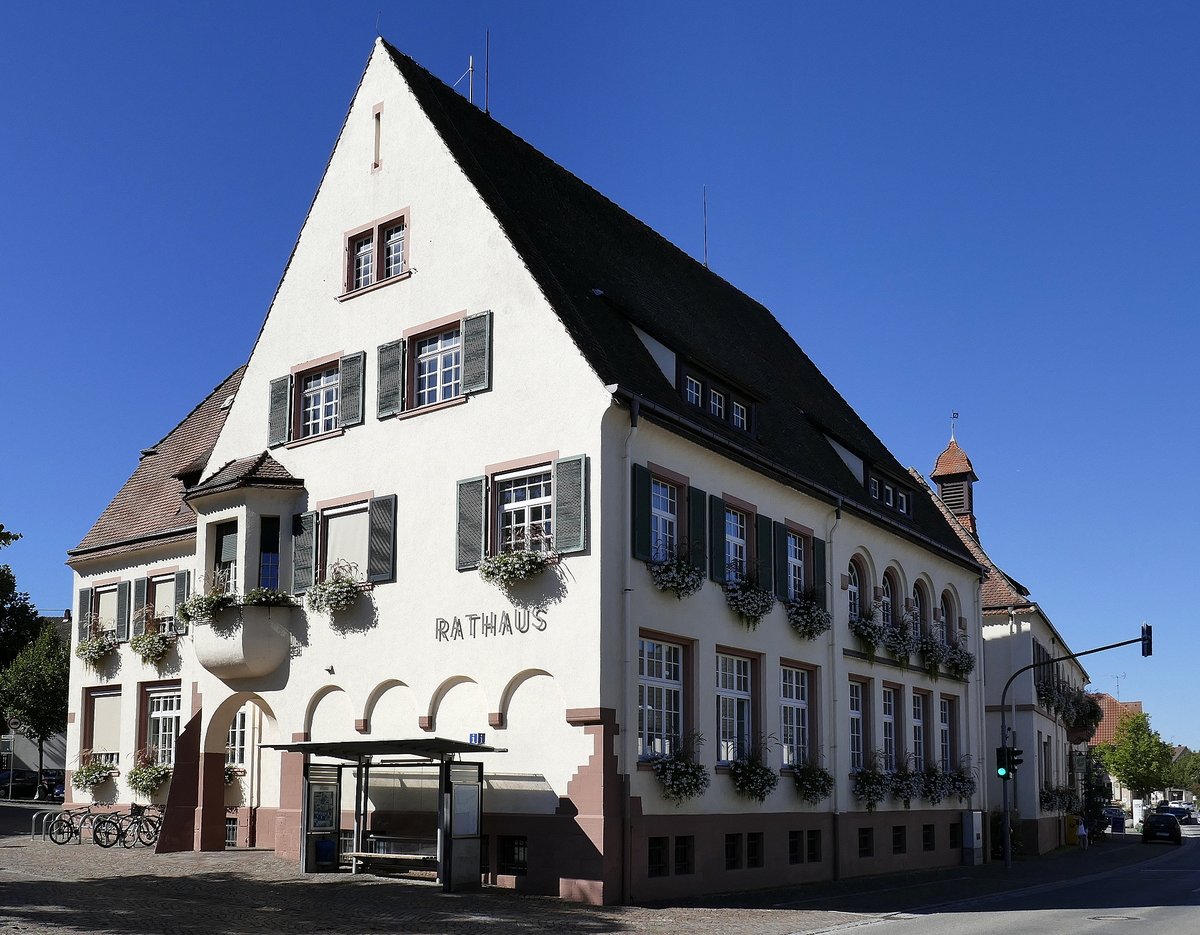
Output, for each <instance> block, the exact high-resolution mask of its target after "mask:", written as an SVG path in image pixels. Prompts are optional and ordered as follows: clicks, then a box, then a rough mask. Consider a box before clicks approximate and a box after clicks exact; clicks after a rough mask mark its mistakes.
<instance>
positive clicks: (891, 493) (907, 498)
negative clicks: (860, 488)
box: [867, 475, 913, 516]
mask: <svg viewBox="0 0 1200 935" xmlns="http://www.w3.org/2000/svg"><path fill="white" fill-rule="evenodd" d="M867 492H868V493H869V494H870V496H871V499H872V500H877V501H879V502H881V503H882V504H883V505H884V506H886V507H889V508H890V509H892V510H895V511H896V512H897V513H903V514H904V515H905V516H912V504H913V499H912V492H911V491H908V490H905V489H904V488H902V487H898V486H896V485H895V484H890V483H887V482H886V481H884V480H881V479H880V478H879V477H877V476H875V475H868V477H867Z"/></svg>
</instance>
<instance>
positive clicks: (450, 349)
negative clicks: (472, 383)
mask: <svg viewBox="0 0 1200 935" xmlns="http://www.w3.org/2000/svg"><path fill="white" fill-rule="evenodd" d="M414 353H415V357H416V365H417V371H416V391H417V398H416V404H417V405H418V406H428V405H430V404H431V403H439V402H443V401H445V400H448V399H453V398H454V397H455V396H458V395H459V394H460V393H461V392H462V331H460V330H459V329H458V328H454V329H452V330H450V331H445V332H443V333H441V334H435V335H432V336H431V337H427V338H421V339H420V340H418V341H417V342H416V349H415V352H414Z"/></svg>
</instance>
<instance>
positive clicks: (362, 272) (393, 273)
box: [344, 114, 408, 293]
mask: <svg viewBox="0 0 1200 935" xmlns="http://www.w3.org/2000/svg"><path fill="white" fill-rule="evenodd" d="M375 118H376V133H377V134H378V131H379V124H378V119H379V115H378V114H376V115H375ZM375 165H376V167H377V166H378V162H376V163H375ZM407 228H408V219H407V217H406V215H405V214H403V213H402V214H398V215H392V216H391V217H388V218H384V219H383V220H380V221H376V222H374V223H373V224H371V225H369V226H368V227H366V228H359V229H358V230H356V231H354V232H352V233H350V234H347V235H346V255H347V263H346V280H345V283H344V285H345V291H346V293H351V292H356V291H358V290H360V289H366V288H367V287H368V286H373V285H376V284H379V283H385V282H388V281H390V280H394V279H396V278H397V277H399V276H400V275H401V274H402V273H405V272H407V271H408V250H407V238H406V236H405V234H406V231H407Z"/></svg>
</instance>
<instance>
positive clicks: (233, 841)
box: [225, 816, 238, 847]
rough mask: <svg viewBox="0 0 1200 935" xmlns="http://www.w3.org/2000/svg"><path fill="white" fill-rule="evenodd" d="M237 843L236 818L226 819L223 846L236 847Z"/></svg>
mask: <svg viewBox="0 0 1200 935" xmlns="http://www.w3.org/2000/svg"><path fill="white" fill-rule="evenodd" d="M237 842H238V820H237V818H236V817H233V816H231V817H228V818H226V819H225V846H226V847H237Z"/></svg>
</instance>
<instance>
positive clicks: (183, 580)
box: [175, 571, 192, 633]
mask: <svg viewBox="0 0 1200 935" xmlns="http://www.w3.org/2000/svg"><path fill="white" fill-rule="evenodd" d="M191 579H192V573H191V572H190V571H177V572H175V632H176V633H186V632H187V621H186V620H184V619H183V618H182V617H180V616H179V605H180V604H182V603H183V602H184V601H186V600H187V599H188V592H189V591H191V587H190V585H191Z"/></svg>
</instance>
